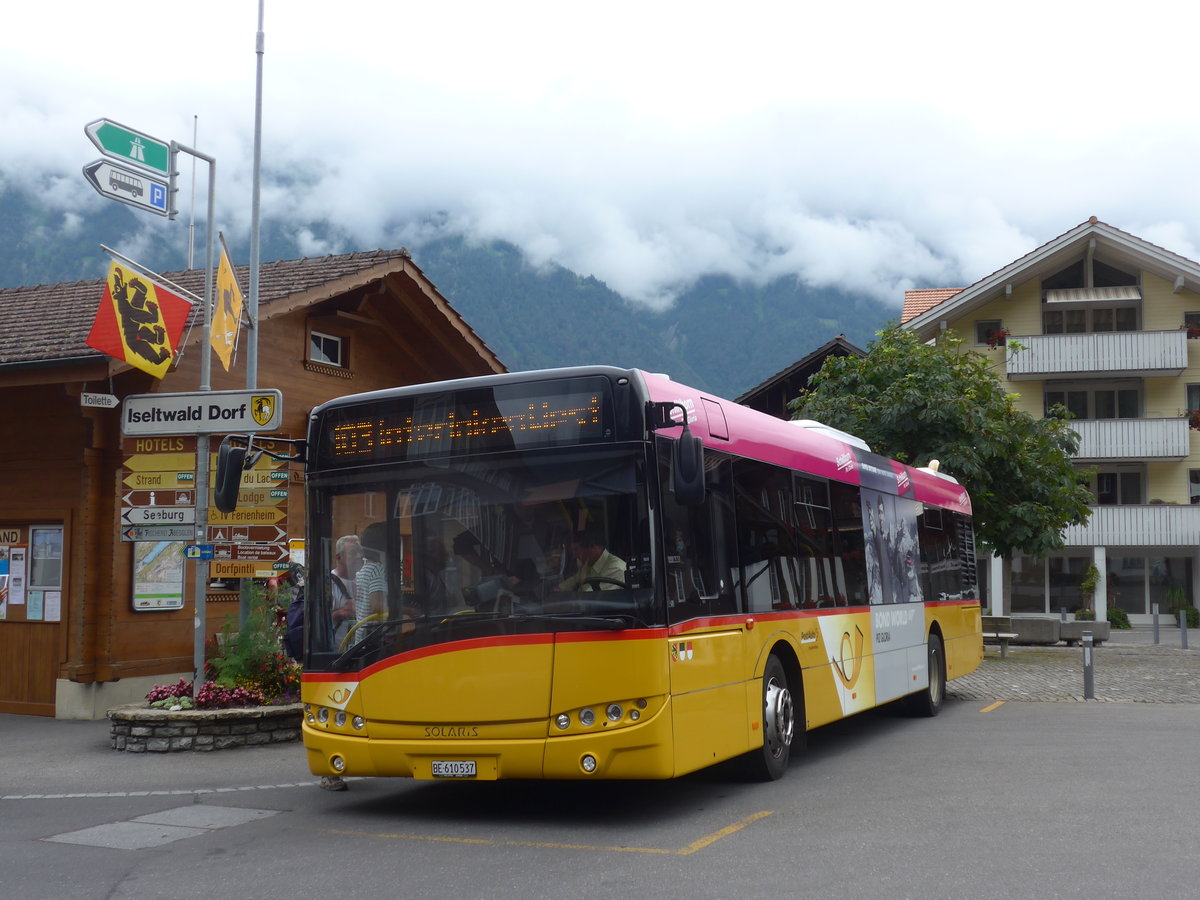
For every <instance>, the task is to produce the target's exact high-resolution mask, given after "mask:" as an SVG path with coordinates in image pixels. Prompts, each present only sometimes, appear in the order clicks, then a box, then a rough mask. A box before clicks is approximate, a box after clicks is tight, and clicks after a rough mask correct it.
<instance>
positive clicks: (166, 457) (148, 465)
mask: <svg viewBox="0 0 1200 900" xmlns="http://www.w3.org/2000/svg"><path fill="white" fill-rule="evenodd" d="M125 468H126V469H128V470H129V471H131V472H169V471H171V470H175V471H176V472H189V471H190V472H195V471H196V454H195V453H138V454H135V455H133V456H127V457H125Z"/></svg>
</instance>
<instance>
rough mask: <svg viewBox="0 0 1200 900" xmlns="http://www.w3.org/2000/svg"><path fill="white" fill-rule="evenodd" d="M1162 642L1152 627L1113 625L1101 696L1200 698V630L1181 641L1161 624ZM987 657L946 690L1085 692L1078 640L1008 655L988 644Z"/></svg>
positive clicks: (971, 694)
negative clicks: (1182, 644) (1184, 646)
mask: <svg viewBox="0 0 1200 900" xmlns="http://www.w3.org/2000/svg"><path fill="white" fill-rule="evenodd" d="M1159 640H1160V643H1159V644H1157V645H1156V644H1154V642H1153V641H1154V636H1153V632H1152V630H1151V629H1150V628H1136V629H1133V630H1132V631H1115V630H1114V631H1113V632H1112V637H1111V638H1110V639H1109V640H1108V641H1105V642H1104V643H1103V644H1102V645H1101V646H1099V647H1096V648H1095V649H1094V651H1093V654H1094V677H1095V692H1094V693H1095V697H1094V699H1095V700H1097V701H1117V702H1128V703H1200V631H1190V632H1189V633H1188V646H1189V648H1191V649H1188V650H1183V649H1181V647H1180V633H1179V629H1178V628H1176V627H1174V626H1170V627H1160V629H1159ZM984 650H985V659H984V661H983V663H982V665H980V667H979V668H978V669H976V670H975V671H974V672H972V673H971V674H970V675H966V676H964V677H962V678H958V679H955V680H954V681H951V682H950V683H949V684H948V685H947V687H946V691H947V694H948V695H949V696H951V697H957V698H959V699H961V700H1042V701H1044V700H1078V701H1082V700H1083V699H1084V696H1083V693H1084V688H1083V649H1082V648H1081V647H1079V646H1075V647H1066V646H1062V645H1059V646H1053V647H1045V646H1013V647H1009V650H1008V658H1007V659H1001V658H1000V651H999V649H998V648H997V647H996V646H995V645H992V644H987V645H985V646H984Z"/></svg>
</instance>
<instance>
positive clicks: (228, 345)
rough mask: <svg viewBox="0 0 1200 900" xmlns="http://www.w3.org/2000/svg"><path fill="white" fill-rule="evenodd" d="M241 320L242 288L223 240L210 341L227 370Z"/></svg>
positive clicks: (235, 344)
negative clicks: (239, 285)
mask: <svg viewBox="0 0 1200 900" xmlns="http://www.w3.org/2000/svg"><path fill="white" fill-rule="evenodd" d="M241 322H242V289H241V288H239V287H238V283H237V276H235V275H234V274H233V265H232V264H231V263H230V262H229V254H227V253H226V252H225V242H224V241H222V242H221V264H220V265H219V266H217V300H216V309H214V310H213V320H212V334H211V335H210V336H209V343H210V344H211V345H212V348H213V352H214V353H216V354H217V358H218V359H220V360H221V365H223V366H224V367H225V371H226V372H228V371H229V366H230V365H231V363H232V361H233V348H234V347H235V346H237V336H238V327H239V326H240V325H241Z"/></svg>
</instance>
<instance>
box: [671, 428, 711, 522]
mask: <svg viewBox="0 0 1200 900" xmlns="http://www.w3.org/2000/svg"><path fill="white" fill-rule="evenodd" d="M671 490H672V491H673V492H674V493H675V502H676V503H679V504H681V505H683V506H695V505H696V504H698V503H703V502H704V442H703V441H701V440H700V438H699V437H698V436H696V435H694V434H690V433H689V432H688V430H687V428H686V427H685V428H684V431H683V434H681V435H680V436H679V440H677V441H676V442H675V449H674V451H673V453H672V459H671Z"/></svg>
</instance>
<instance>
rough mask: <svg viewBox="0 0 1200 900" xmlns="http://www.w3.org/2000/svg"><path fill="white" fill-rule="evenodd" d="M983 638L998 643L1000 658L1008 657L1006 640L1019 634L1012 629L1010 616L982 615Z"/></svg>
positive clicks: (1011, 639) (1015, 637)
mask: <svg viewBox="0 0 1200 900" xmlns="http://www.w3.org/2000/svg"><path fill="white" fill-rule="evenodd" d="M982 618H983V639H984V640H985V641H987V642H989V643H996V644H999V645H1000V658H1001V659H1006V658H1007V657H1008V642H1009V641H1013V640H1016V639H1017V638H1018V637H1020V635H1018V634H1017V633H1016V632H1014V631H1013V630H1012V617H1011V616H983V617H982Z"/></svg>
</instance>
